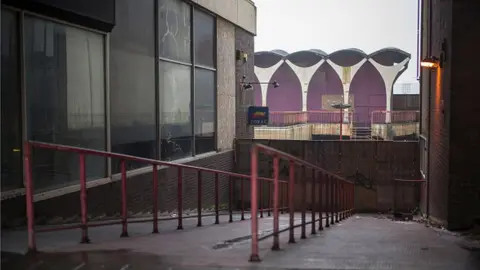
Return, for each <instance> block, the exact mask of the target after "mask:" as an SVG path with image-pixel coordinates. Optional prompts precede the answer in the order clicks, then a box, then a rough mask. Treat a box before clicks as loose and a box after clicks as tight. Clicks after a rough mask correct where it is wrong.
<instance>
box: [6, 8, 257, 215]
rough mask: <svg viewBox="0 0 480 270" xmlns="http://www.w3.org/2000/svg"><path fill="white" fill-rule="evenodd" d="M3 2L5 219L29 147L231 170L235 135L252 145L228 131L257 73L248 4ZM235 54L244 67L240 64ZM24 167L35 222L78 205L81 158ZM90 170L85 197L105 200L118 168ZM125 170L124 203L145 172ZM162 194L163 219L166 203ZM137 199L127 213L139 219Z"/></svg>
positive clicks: (111, 163) (12, 211)
mask: <svg viewBox="0 0 480 270" xmlns="http://www.w3.org/2000/svg"><path fill="white" fill-rule="evenodd" d="M1 4H2V10H1V35H2V39H1V42H2V43H1V48H2V50H1V51H2V54H1V55H2V63H1V64H2V66H1V71H2V76H1V87H2V88H1V136H2V137H1V187H2V217H6V215H7V216H12V215H13V216H23V215H24V214H23V213H22V212H24V211H25V210H24V208H25V207H24V205H22V203H21V202H22V201H23V200H24V199H23V193H24V184H23V166H22V156H23V150H24V149H23V148H22V145H23V142H24V141H25V140H34V141H41V142H47V143H54V144H62V145H69V146H77V147H83V148H91V149H97V150H105V151H112V152H117V153H122V154H128V155H134V156H139V157H145V158H152V159H160V160H166V161H174V162H189V163H192V164H201V165H202V166H210V167H214V168H218V169H224V170H232V166H233V163H232V160H233V154H232V150H233V141H234V138H235V136H236V133H239V134H241V136H243V137H249V136H250V135H249V131H248V129H246V128H243V130H242V129H241V128H239V127H237V128H236V125H235V122H236V121H240V120H241V119H242V118H244V116H243V115H244V111H243V110H244V109H243V108H246V105H248V104H249V103H248V102H249V100H252V98H249V97H248V94H247V96H245V95H244V97H242V98H237V96H238V95H239V94H241V91H240V89H236V85H239V84H240V80H241V77H242V75H244V74H246V75H249V76H252V75H251V74H253V37H254V35H255V33H256V8H255V6H254V4H253V3H252V2H251V1H248V0H240V1H229V3H224V4H223V5H219V4H218V3H216V2H215V1H214V2H212V1H202V0H194V1H187V0H185V1H184V0H136V1H131V0H102V1H94V0H88V1H74V0H24V1H15V0H2V2H1ZM238 13H241V14H244V15H245V16H238ZM237 50H241V51H242V52H245V53H247V54H249V55H250V56H251V57H250V60H248V61H246V62H244V61H237V58H236V55H237V54H236V51H237ZM240 126H241V125H240ZM219 130H221V131H222V132H218V131H219ZM32 164H33V168H32V171H33V177H34V183H35V192H36V197H35V200H36V201H37V208H38V210H37V212H38V214H39V215H42V214H45V215H49V210H48V209H49V207H50V206H51V205H52V202H53V203H54V204H56V205H60V204H63V205H68V202H70V200H73V198H78V193H77V192H78V187H77V185H78V175H79V167H78V166H79V165H78V157H77V156H75V155H73V154H69V153H59V152H53V151H46V150H41V149H35V150H34V152H33V161H32ZM86 168H87V171H86V173H87V177H88V181H89V183H88V187H89V188H90V189H91V190H90V191H89V193H90V194H96V193H98V194H99V195H98V200H102V199H101V197H102V195H101V194H105V192H108V190H109V189H111V188H114V187H115V186H116V185H117V180H118V178H119V177H118V173H119V172H120V171H119V170H120V169H119V162H118V160H107V159H104V158H99V157H87V160H86ZM128 170H129V175H131V176H132V177H133V178H135V177H138V180H137V182H136V183H137V184H136V187H135V188H134V189H132V194H129V196H132V197H135V198H136V197H138V196H139V194H140V193H141V192H143V191H144V190H146V189H147V190H148V188H147V186H146V185H149V180H147V179H149V178H150V177H148V174H151V168H148V167H145V165H143V164H136V163H129V164H128ZM166 173H167V172H166ZM142 179H143V180H142ZM162 179H163V180H162V181H163V182H162V183H161V184H160V185H161V186H162V187H168V186H169V185H171V184H172V183H170V182H169V181H174V178H171V180H169V179H170V178H169V177H168V173H167V176H165V177H163V178H162ZM134 181H135V179H134ZM175 181H176V180H175ZM186 181H188V178H187V180H186ZM207 182H208V181H207ZM207 185H208V184H207ZM95 190H97V191H95ZM160 190H162V188H160ZM163 192H164V193H165V194H160V196H161V197H162V200H164V203H163V207H164V209H163V210H165V211H166V210H168V209H170V208H172V207H173V202H169V201H168V196H167V195H166V193H167V191H165V190H164V191H163ZM75 193H77V194H75ZM135 193H136V194H135ZM92 196H94V195H92ZM207 197H208V196H207ZM133 201H135V202H137V201H138V204H137V205H135V203H133V205H132V207H133V209H135V210H133V211H142V207H143V206H144V205H143V204H142V203H141V202H140V201H141V200H140V201H139V200H133ZM92 204H93V205H95V200H94V201H93V202H92ZM98 205H99V206H100V207H101V208H102V205H103V206H104V209H102V210H100V212H102V211H103V212H111V209H109V204H108V203H101V202H99V203H98ZM76 207H77V203H74V204H73V205H72V206H71V207H66V209H65V214H66V215H68V213H67V212H68V211H73V212H72V213H74V212H77V211H78V208H76ZM187 207H188V206H187ZM4 210H5V211H4ZM4 213H5V215H4ZM2 220H3V218H2ZM2 224H3V223H2Z"/></svg>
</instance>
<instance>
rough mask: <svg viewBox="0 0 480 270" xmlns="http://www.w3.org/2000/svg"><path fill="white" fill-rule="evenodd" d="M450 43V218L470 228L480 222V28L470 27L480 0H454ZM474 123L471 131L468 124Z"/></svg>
mask: <svg viewBox="0 0 480 270" xmlns="http://www.w3.org/2000/svg"><path fill="white" fill-rule="evenodd" d="M451 8H452V24H451V25H452V30H451V31H452V37H451V42H450V43H449V45H450V47H451V48H450V53H451V55H450V58H449V59H447V60H448V65H449V66H451V80H450V82H451V84H450V87H447V88H446V91H447V92H450V106H449V108H446V110H449V112H448V113H449V114H450V183H449V208H448V212H449V213H448V222H449V228H451V229H464V228H469V227H470V226H472V225H473V223H474V222H475V221H476V222H480V178H479V176H478V175H479V173H478V164H479V162H478V154H479V153H480V143H479V139H480V117H478V115H479V114H480V106H479V104H478V101H479V100H480V92H479V89H478V74H479V73H478V70H479V68H478V63H479V62H480V55H479V54H478V53H477V51H478V48H479V46H480V32H479V31H468V30H466V29H469V28H470V27H472V25H478V24H480V17H479V16H478V11H480V3H479V2H478V1H454V2H453V7H451ZM467 125H468V126H471V127H474V128H473V129H469V130H468V131H467V130H466V129H465V126H467Z"/></svg>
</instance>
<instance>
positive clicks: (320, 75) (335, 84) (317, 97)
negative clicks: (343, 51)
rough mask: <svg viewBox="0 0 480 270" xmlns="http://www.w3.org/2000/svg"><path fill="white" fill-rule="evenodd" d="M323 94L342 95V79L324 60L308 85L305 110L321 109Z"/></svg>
mask: <svg viewBox="0 0 480 270" xmlns="http://www.w3.org/2000/svg"><path fill="white" fill-rule="evenodd" d="M323 95H343V85H342V81H341V80H340V78H339V77H338V75H337V73H336V72H335V70H333V68H332V67H331V66H330V65H329V64H328V63H326V62H325V63H323V64H322V65H321V66H320V68H319V69H318V70H317V71H316V72H315V73H314V74H313V77H312V80H311V81H310V84H309V85H308V93H307V110H308V111H318V110H322V96H323Z"/></svg>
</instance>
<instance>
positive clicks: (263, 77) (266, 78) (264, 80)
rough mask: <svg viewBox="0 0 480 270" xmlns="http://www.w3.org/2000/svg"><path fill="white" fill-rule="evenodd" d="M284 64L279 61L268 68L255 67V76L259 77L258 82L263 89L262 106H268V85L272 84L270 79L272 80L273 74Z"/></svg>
mask: <svg viewBox="0 0 480 270" xmlns="http://www.w3.org/2000/svg"><path fill="white" fill-rule="evenodd" d="M282 64H283V61H278V63H276V64H275V65H273V66H271V67H268V68H261V67H257V66H255V69H254V71H255V75H257V78H258V81H259V82H260V87H261V89H262V106H267V90H268V85H269V84H268V83H270V79H271V78H272V76H273V74H274V73H275V72H276V71H277V69H278V68H279V67H280V66H281V65H282Z"/></svg>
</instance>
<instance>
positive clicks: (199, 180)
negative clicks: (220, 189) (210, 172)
mask: <svg viewBox="0 0 480 270" xmlns="http://www.w3.org/2000/svg"><path fill="white" fill-rule="evenodd" d="M202 191H203V190H202V171H198V172H197V227H202Z"/></svg>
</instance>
